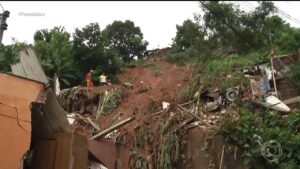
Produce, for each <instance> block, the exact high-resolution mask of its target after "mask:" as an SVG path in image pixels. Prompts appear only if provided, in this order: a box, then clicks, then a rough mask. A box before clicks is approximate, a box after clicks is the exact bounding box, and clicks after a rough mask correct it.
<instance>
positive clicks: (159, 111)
mask: <svg viewBox="0 0 300 169" xmlns="http://www.w3.org/2000/svg"><path fill="white" fill-rule="evenodd" d="M162 112H163V110H161V111H159V112H156V113H153V114H151V115H152V116H154V115H158V114H160V113H162Z"/></svg>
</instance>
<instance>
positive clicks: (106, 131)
mask: <svg viewBox="0 0 300 169" xmlns="http://www.w3.org/2000/svg"><path fill="white" fill-rule="evenodd" d="M134 119H135V117H129V118H127V119H125V120H123V121H121V122H119V123H117V124H115V125H113V126H111V127H109V128H107V129H105V130H103V131H101V132H100V133H98V134H96V135H94V136H92V137H91V138H90V139H91V140H93V139H95V138H98V137H103V136H105V135H106V134H108V133H110V132H112V131H113V130H115V129H118V128H120V127H122V126H124V125H125V124H127V123H129V122H131V121H132V120H134Z"/></svg>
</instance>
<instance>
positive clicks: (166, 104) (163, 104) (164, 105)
mask: <svg viewBox="0 0 300 169" xmlns="http://www.w3.org/2000/svg"><path fill="white" fill-rule="evenodd" d="M169 106H170V103H168V102H165V101H163V102H162V108H163V110H165V109H167V108H168V107H169Z"/></svg>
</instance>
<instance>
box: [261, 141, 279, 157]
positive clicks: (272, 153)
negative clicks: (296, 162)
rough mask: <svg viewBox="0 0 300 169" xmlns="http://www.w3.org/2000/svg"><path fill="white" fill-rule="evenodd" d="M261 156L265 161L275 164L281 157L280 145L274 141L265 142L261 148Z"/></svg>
mask: <svg viewBox="0 0 300 169" xmlns="http://www.w3.org/2000/svg"><path fill="white" fill-rule="evenodd" d="M261 154H262V156H263V157H264V158H265V159H266V160H268V161H270V162H276V161H278V160H279V158H280V157H281V155H282V148H281V144H280V143H278V142H277V141H275V140H270V141H268V142H265V143H264V144H263V145H262V147H261Z"/></svg>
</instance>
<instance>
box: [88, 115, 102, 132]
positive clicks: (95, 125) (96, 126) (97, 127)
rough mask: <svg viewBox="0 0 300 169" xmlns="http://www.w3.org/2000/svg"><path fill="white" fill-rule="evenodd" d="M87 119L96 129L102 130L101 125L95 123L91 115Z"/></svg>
mask: <svg viewBox="0 0 300 169" xmlns="http://www.w3.org/2000/svg"><path fill="white" fill-rule="evenodd" d="M86 119H87V121H88V122H89V123H90V124H91V125H92V126H93V127H94V128H95V129H96V130H98V131H99V130H100V128H99V126H98V125H97V124H95V123H94V122H93V121H92V120H91V119H90V118H89V117H88V118H86Z"/></svg>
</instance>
